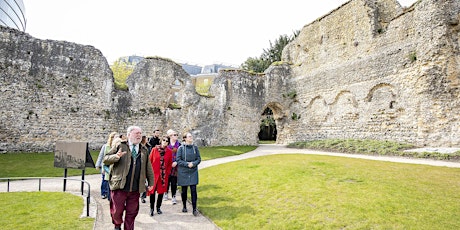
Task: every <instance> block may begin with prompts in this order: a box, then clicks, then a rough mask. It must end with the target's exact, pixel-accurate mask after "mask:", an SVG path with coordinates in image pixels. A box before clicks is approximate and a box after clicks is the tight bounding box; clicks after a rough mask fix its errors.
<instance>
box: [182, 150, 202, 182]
mask: <svg viewBox="0 0 460 230" xmlns="http://www.w3.org/2000/svg"><path fill="white" fill-rule="evenodd" d="M176 162H177V185H179V186H188V185H197V184H198V181H199V179H198V165H199V164H200V162H201V156H200V151H199V150H198V147H197V146H196V145H193V144H192V145H187V144H184V145H181V146H180V147H179V149H177V155H176ZM188 162H193V167H192V168H189V167H188Z"/></svg>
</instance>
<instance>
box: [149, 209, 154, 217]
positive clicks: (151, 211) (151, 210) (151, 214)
mask: <svg viewBox="0 0 460 230" xmlns="http://www.w3.org/2000/svg"><path fill="white" fill-rule="evenodd" d="M153 213H154V211H153V208H151V209H150V216H153Z"/></svg>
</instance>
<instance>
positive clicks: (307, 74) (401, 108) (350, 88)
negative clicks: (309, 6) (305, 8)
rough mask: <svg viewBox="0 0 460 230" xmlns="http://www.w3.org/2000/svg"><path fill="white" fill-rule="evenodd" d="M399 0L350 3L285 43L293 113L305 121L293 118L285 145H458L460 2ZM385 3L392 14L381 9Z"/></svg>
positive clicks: (287, 130)
mask: <svg viewBox="0 0 460 230" xmlns="http://www.w3.org/2000/svg"><path fill="white" fill-rule="evenodd" d="M394 3H396V1H380V2H379V4H375V5H373V1H350V2H348V3H346V4H344V5H343V6H342V7H341V8H340V9H338V10H336V11H334V12H332V13H331V14H329V15H326V16H325V17H323V18H320V19H319V20H317V21H315V22H313V23H311V24H309V25H307V26H305V27H304V29H303V30H302V32H301V34H300V35H299V36H298V38H297V39H296V40H295V41H294V42H292V43H291V44H289V46H288V47H287V48H285V50H284V53H283V58H284V60H285V61H287V62H289V63H292V65H291V67H292V72H293V73H292V77H293V79H292V82H293V83H294V85H293V88H295V89H296V91H297V93H298V95H299V96H298V98H297V102H296V103H294V105H293V106H291V110H292V112H295V113H297V114H301V119H299V120H297V121H292V122H289V124H290V129H285V130H284V131H283V133H285V135H286V139H284V140H283V142H284V143H288V142H292V141H297V140H308V139H323V138H356V139H380V140H396V141H402V142H409V143H414V144H417V145H421V146H424V145H428V146H458V144H459V132H458V131H459V121H458V115H457V114H458V112H459V101H458V97H459V89H458V81H459V74H458V60H457V59H458V35H459V34H458V29H459V27H458V15H459V14H458V13H459V12H458V11H459V9H460V7H459V1H419V2H417V3H416V4H414V5H413V6H412V8H409V9H405V10H403V9H401V8H400V7H399V5H395V4H394ZM383 5H384V6H386V7H388V6H390V8H389V9H393V10H394V11H393V12H391V11H390V10H386V11H384V12H383V13H382V10H381V8H378V7H381V6H383ZM395 6H396V7H395ZM382 14H384V15H383V16H382ZM388 18H391V20H390V21H388ZM330 25H336V26H335V27H333V26H330ZM414 57H416V60H415V61H414V60H413V58H414ZM300 82H302V83H300Z"/></svg>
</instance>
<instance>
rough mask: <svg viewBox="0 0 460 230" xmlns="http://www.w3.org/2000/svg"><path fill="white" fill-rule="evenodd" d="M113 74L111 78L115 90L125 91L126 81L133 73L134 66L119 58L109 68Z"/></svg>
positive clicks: (126, 87)
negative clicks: (113, 81)
mask: <svg viewBox="0 0 460 230" xmlns="http://www.w3.org/2000/svg"><path fill="white" fill-rule="evenodd" d="M110 68H111V69H112V72H113V78H114V79H115V88H116V89H122V90H127V89H128V85H126V79H128V76H129V75H130V74H131V73H132V72H133V70H134V65H132V64H130V63H128V62H126V61H125V60H124V59H123V58H119V59H118V60H116V61H115V62H113V64H112V65H111V66H110Z"/></svg>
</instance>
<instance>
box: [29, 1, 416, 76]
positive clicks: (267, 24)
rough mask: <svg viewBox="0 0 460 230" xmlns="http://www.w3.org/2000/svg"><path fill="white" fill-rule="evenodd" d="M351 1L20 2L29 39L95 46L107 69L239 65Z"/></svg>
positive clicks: (406, 2) (401, 2)
mask: <svg viewBox="0 0 460 230" xmlns="http://www.w3.org/2000/svg"><path fill="white" fill-rule="evenodd" d="M347 1H348V0H308V1H307V0H283V1H273V0H232V1H222V0H221V1H217V0H130V1H126V0H124V1H122V0H23V2H24V5H25V8H26V9H25V11H26V20H27V24H26V33H28V34H30V35H31V36H33V37H35V38H39V39H51V40H65V41H68V42H74V43H78V44H82V45H91V46H94V47H95V48H97V49H99V50H100V51H101V52H102V54H103V55H104V56H105V57H106V59H107V61H108V62H109V64H112V63H113V62H114V61H115V60H117V59H118V58H120V57H123V56H131V55H138V56H143V57H147V56H159V57H164V58H169V59H172V60H173V61H175V62H178V63H188V64H195V65H200V66H203V65H211V64H224V65H230V66H235V67H237V66H239V65H240V64H241V63H243V62H244V61H246V59H247V58H249V57H260V55H261V54H262V52H263V50H264V49H268V48H269V47H270V41H271V42H274V41H275V40H276V39H277V38H278V37H279V36H280V35H288V36H291V35H292V34H293V33H294V31H296V30H301V29H302V27H303V26H305V25H307V24H309V23H311V22H313V21H314V20H316V19H317V18H319V17H321V16H323V15H325V14H327V13H329V12H330V11H332V10H334V9H336V8H337V7H339V6H341V5H342V4H343V3H345V2H347ZM415 1H416V0H400V1H399V2H400V4H401V5H402V6H410V5H412V4H413V3H414V2H415Z"/></svg>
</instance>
